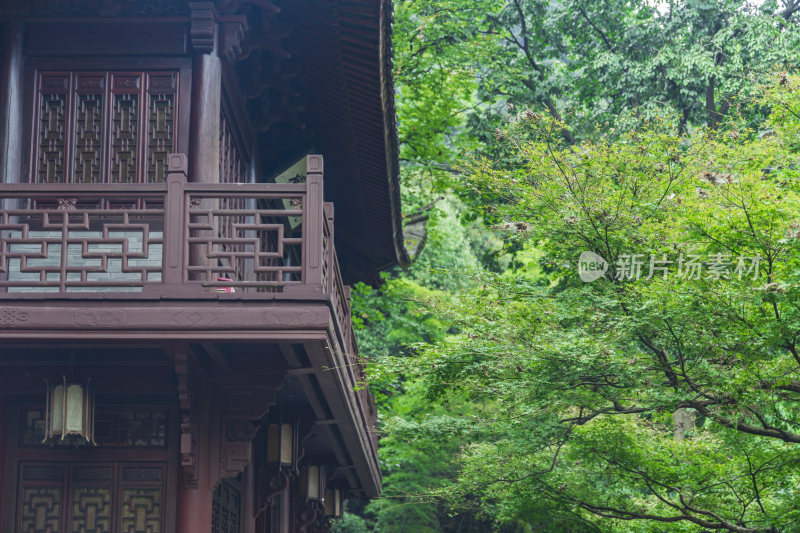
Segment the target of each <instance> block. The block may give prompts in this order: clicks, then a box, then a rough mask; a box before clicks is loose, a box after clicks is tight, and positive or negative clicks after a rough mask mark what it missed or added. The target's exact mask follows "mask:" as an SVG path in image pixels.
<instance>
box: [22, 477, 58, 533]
mask: <svg viewBox="0 0 800 533" xmlns="http://www.w3.org/2000/svg"><path fill="white" fill-rule="evenodd" d="M62 498H63V494H62V489H61V487H26V488H24V489H22V512H21V520H20V530H21V531H23V532H24V533H59V532H60V529H61V506H62Z"/></svg>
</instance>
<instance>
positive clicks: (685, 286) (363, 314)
mask: <svg viewBox="0 0 800 533" xmlns="http://www.w3.org/2000/svg"><path fill="white" fill-rule="evenodd" d="M395 4H396V23H395V30H394V31H395V52H396V55H397V58H396V72H395V74H396V81H397V86H398V93H397V100H398V117H399V120H400V136H401V158H402V161H403V173H404V174H403V179H404V187H405V191H404V194H405V196H404V204H405V206H404V207H405V209H406V211H407V212H408V213H409V214H410V216H409V219H413V220H414V221H419V220H427V227H426V230H427V234H428V237H427V243H426V247H425V248H424V250H423V252H422V255H421V256H420V258H419V259H418V260H417V262H416V263H415V264H414V265H413V266H412V267H411V268H410V269H409V271H408V272H399V271H396V272H390V273H388V274H387V276H386V279H385V283H384V285H383V286H382V287H381V288H379V289H374V288H370V287H366V286H359V287H357V288H356V290H355V291H354V299H353V307H354V312H355V319H356V325H357V328H358V334H359V342H360V348H361V352H362V354H363V355H364V356H365V357H366V358H367V359H368V360H370V362H371V366H370V380H371V387H372V389H373V390H374V391H375V393H376V396H377V399H378V403H379V408H380V425H381V431H382V432H383V437H382V439H381V464H382V467H383V470H384V497H383V498H381V499H380V500H377V501H374V502H371V503H369V504H368V505H367V506H366V508H362V507H358V508H356V507H354V508H352V510H353V511H357V513H356V514H351V515H349V518H348V520H346V521H345V522H343V523H341V524H340V525H339V526H337V527H338V530H339V531H342V532H344V531H352V532H356V531H376V532H377V531H380V532H404V531H407V532H426V531H427V532H450V531H452V532H455V531H459V532H487V531H507V532H515V531H707V530H728V531H739V532H756V531H764V532H769V531H781V532H787V531H800V524H799V523H798V520H800V511H798V509H800V501H799V500H800V494H798V491H797V490H796V489H795V487H796V486H797V485H798V482H799V481H800V465H799V464H798V461H800V452H798V448H797V447H798V444H800V412H798V403H797V402H798V400H800V352H799V351H798V350H800V347H798V345H797V343H798V336H800V305H799V304H798V302H799V301H800V299H799V298H798V294H799V293H800V285H798V283H800V215H798V213H800V205H798V204H799V203H800V185H798V178H800V176H798V173H800V169H798V161H797V159H798V157H800V155H799V154H800V152H799V150H800V101H798V98H797V95H798V91H800V82H798V79H797V78H796V77H795V76H794V75H793V74H792V72H793V69H794V66H793V59H794V57H795V56H796V55H797V53H798V51H800V30H798V27H797V25H796V24H797V23H796V21H795V17H796V16H797V13H798V8H800V2H797V3H795V2H793V1H789V0H786V1H782V2H774V1H767V2H760V3H759V2H757V3H752V2H742V1H734V0H694V1H689V0H686V1H683V2H677V1H676V2H646V1H633V2H619V1H615V0H611V1H606V2H580V1H577V0H562V1H560V2H550V1H539V0H509V1H498V0H471V1H465V0H437V1H435V2H434V1H431V0H397V1H396V3H395ZM776 73H777V74H776ZM587 253H591V254H594V255H591V256H589V255H586V254H587ZM581 254H584V255H583V256H582V255H581ZM581 257H582V258H583V260H584V261H583V264H582V265H581V262H580V261H579V258H581ZM590 261H594V263H590ZM601 263H604V264H601ZM587 268H588V269H589V270H587ZM591 269H594V270H591ZM598 269H599V270H598ZM587 276H588V277H587ZM582 278H583V279H582ZM586 280H590V281H586Z"/></svg>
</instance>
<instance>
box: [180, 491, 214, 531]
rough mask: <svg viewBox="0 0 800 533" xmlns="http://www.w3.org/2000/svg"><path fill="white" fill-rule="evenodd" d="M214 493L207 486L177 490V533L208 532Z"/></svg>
mask: <svg viewBox="0 0 800 533" xmlns="http://www.w3.org/2000/svg"><path fill="white" fill-rule="evenodd" d="M213 496H214V493H213V492H212V491H211V489H209V488H207V487H200V488H197V489H187V488H185V487H184V486H183V485H182V486H181V488H180V490H179V491H178V525H177V528H176V531H177V533H210V532H211V508H212V505H213Z"/></svg>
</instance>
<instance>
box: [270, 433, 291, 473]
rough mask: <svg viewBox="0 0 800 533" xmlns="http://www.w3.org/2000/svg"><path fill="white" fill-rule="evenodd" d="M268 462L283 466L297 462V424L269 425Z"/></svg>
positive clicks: (287, 466) (288, 466) (289, 465)
mask: <svg viewBox="0 0 800 533" xmlns="http://www.w3.org/2000/svg"><path fill="white" fill-rule="evenodd" d="M267 463H271V464H277V465H279V466H280V467H282V468H291V467H293V466H295V465H296V464H297V425H296V424H270V425H269V426H268V427H267Z"/></svg>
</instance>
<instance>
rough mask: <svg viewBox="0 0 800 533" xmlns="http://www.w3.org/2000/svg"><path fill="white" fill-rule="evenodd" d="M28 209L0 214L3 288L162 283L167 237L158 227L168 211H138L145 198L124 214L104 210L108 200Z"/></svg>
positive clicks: (69, 288)
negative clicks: (163, 256)
mask: <svg viewBox="0 0 800 533" xmlns="http://www.w3.org/2000/svg"><path fill="white" fill-rule="evenodd" d="M114 202H115V203H117V205H124V204H125V202H122V201H121V200H120V199H115V200H114ZM26 203H27V204H28V205H27V206H24V207H21V208H19V209H8V210H4V211H0V230H5V236H4V238H3V240H2V242H1V243H0V272H6V273H8V276H7V279H5V280H2V281H0V286H6V287H9V288H10V291H25V290H29V289H30V288H34V287H36V288H37V290H40V291H48V290H49V291H61V292H65V291H72V290H81V289H80V288H81V287H119V288H123V287H127V288H137V287H142V285H143V284H144V283H146V282H148V281H151V282H152V281H160V280H161V274H162V270H163V268H162V263H163V261H162V249H163V245H164V237H163V232H162V231H159V230H156V229H155V228H153V226H152V225H153V224H157V223H159V222H160V219H163V209H146V208H145V209H137V208H136V204H137V203H139V204H141V199H139V198H131V199H130V200H129V201H128V202H127V206H128V207H127V208H120V209H104V208H103V207H104V206H110V201H106V200H105V199H103V198H94V199H91V200H86V201H79V200H78V199H75V198H66V199H62V200H59V201H58V203H57V204H55V205H48V204H46V203H44V202H38V204H37V206H36V207H34V206H33V205H31V204H32V203H33V202H31V201H28V202H26ZM131 207H133V208H131ZM12 217H13V218H12ZM13 219H16V220H18V221H19V222H17V223H12V222H11V221H12V220H13ZM84 290H85V289H84ZM129 290H131V289H129Z"/></svg>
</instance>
